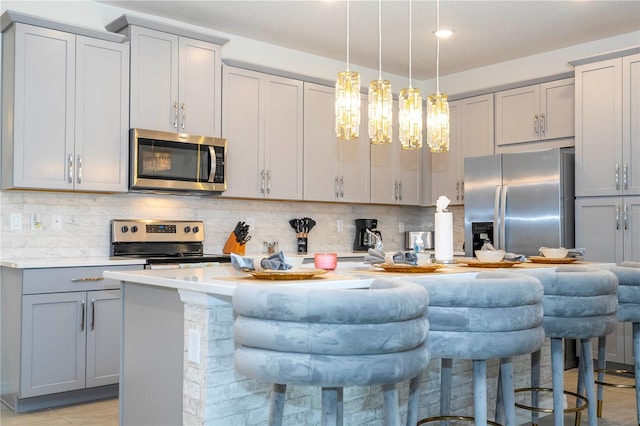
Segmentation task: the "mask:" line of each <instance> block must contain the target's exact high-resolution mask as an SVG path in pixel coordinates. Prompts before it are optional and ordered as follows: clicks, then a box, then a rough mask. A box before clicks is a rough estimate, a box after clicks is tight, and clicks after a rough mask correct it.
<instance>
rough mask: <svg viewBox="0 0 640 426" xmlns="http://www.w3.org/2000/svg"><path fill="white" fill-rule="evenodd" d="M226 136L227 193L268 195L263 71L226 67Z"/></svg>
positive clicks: (250, 196)
mask: <svg viewBox="0 0 640 426" xmlns="http://www.w3.org/2000/svg"><path fill="white" fill-rule="evenodd" d="M223 80H224V91H223V92H224V95H223V105H224V108H223V113H222V115H223V123H224V125H223V136H224V137H225V138H226V139H227V158H226V163H225V169H226V170H225V172H226V174H227V190H226V191H225V192H224V193H223V196H224V197H248V198H255V197H264V193H265V192H264V191H265V187H264V181H263V179H262V176H261V174H263V173H264V161H263V158H264V153H263V151H262V150H263V146H264V141H263V138H264V134H263V133H262V131H261V129H262V127H263V126H264V124H263V122H264V105H263V104H262V103H261V102H260V100H261V93H262V89H261V87H262V84H263V83H262V78H261V74H260V73H257V72H254V71H248V70H243V69H239V68H233V67H226V66H225V67H224V78H223Z"/></svg>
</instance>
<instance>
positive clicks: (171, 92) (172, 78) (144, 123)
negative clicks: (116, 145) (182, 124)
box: [131, 26, 179, 132]
mask: <svg viewBox="0 0 640 426" xmlns="http://www.w3.org/2000/svg"><path fill="white" fill-rule="evenodd" d="M178 63H179V61H178V36H175V35H172V34H167V33H163V32H161V31H155V30H150V29H147V28H140V27H136V26H132V27H131V127H133V128H141V129H149V130H161V131H165V132H177V131H178V118H179V105H178Z"/></svg>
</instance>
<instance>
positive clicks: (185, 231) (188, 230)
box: [184, 226, 191, 234]
mask: <svg viewBox="0 0 640 426" xmlns="http://www.w3.org/2000/svg"><path fill="white" fill-rule="evenodd" d="M189 232H191V227H190V226H185V227H184V233H185V234H188V233H189Z"/></svg>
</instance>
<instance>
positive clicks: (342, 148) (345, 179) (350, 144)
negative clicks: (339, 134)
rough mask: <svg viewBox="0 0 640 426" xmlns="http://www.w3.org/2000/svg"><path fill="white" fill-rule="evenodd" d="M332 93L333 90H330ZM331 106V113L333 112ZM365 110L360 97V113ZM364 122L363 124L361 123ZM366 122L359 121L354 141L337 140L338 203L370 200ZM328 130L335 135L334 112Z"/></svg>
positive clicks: (365, 102) (368, 147)
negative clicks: (358, 128) (358, 135)
mask: <svg viewBox="0 0 640 426" xmlns="http://www.w3.org/2000/svg"><path fill="white" fill-rule="evenodd" d="M332 93H335V92H334V89H333V88H332ZM334 105H335V104H332V107H331V111H332V112H334V111H335V106H334ZM366 110H367V98H366V96H365V95H361V96H360V111H366ZM363 121H364V122H363ZM365 126H366V120H362V119H361V120H360V137H359V138H358V139H356V140H349V141H342V140H337V138H335V137H334V139H335V140H336V143H337V151H338V170H339V179H340V182H339V184H340V198H339V201H345V202H353V203H368V202H370V200H371V183H370V182H371V181H370V175H371V158H370V157H371V144H370V143H369V136H368V134H367V131H366V127H365ZM330 129H331V130H332V131H333V132H334V134H335V112H334V115H333V121H332V123H331V126H330Z"/></svg>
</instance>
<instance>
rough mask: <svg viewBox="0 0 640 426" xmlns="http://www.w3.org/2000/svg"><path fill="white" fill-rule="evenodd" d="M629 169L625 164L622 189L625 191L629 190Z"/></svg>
mask: <svg viewBox="0 0 640 426" xmlns="http://www.w3.org/2000/svg"><path fill="white" fill-rule="evenodd" d="M628 172H629V167H628V166H627V163H624V165H623V166H622V187H623V188H624V189H629V180H628V179H627V177H628V176H629V173H628Z"/></svg>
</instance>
